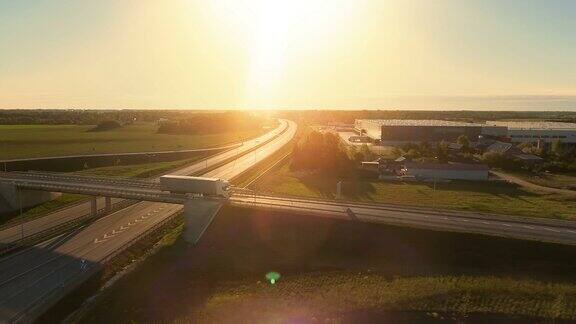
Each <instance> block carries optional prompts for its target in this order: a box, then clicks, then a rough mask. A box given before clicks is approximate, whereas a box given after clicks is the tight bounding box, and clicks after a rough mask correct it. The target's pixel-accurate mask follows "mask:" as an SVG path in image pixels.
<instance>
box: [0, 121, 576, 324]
mask: <svg viewBox="0 0 576 324" xmlns="http://www.w3.org/2000/svg"><path fill="white" fill-rule="evenodd" d="M294 131H295V125H293V124H292V123H289V122H286V130H284V132H279V133H278V134H277V136H276V137H274V138H273V139H269V140H270V141H269V142H266V144H264V145H262V147H260V148H258V149H257V150H256V151H254V153H253V154H252V153H248V154H245V155H242V156H239V157H238V158H237V159H234V160H233V161H230V162H228V163H225V164H223V165H222V166H220V167H218V168H215V169H214V170H211V171H208V172H205V173H203V175H205V176H210V177H220V178H225V179H233V178H234V177H236V176H238V175H239V174H241V173H242V172H244V171H245V170H247V169H248V168H250V167H251V166H253V165H254V164H255V163H257V162H258V161H260V160H262V159H264V158H265V157H267V156H269V155H270V154H272V153H273V152H275V151H276V150H277V149H279V148H281V147H282V146H283V145H284V144H286V143H287V142H288V141H289V140H290V139H291V138H292V136H293V135H294ZM260 141H261V140H260ZM254 145H255V146H256V144H255V143H254ZM201 163H202V162H201ZM196 167H198V166H197V165H196ZM192 168H194V167H193V166H192ZM188 170H190V169H188ZM180 174H183V173H180ZM184 174H187V173H184ZM10 177H11V178H10V179H11V180H12V181H14V180H15V178H18V179H19V180H18V179H16V181H20V183H21V185H23V186H28V187H27V188H40V187H34V186H38V185H39V184H38V183H40V184H42V185H46V186H48V185H52V186H61V187H59V190H64V189H62V188H64V187H66V188H68V189H70V190H74V189H73V188H72V187H74V186H77V189H78V188H80V187H81V189H82V190H90V189H89V188H90V187H97V188H100V189H102V190H104V189H106V190H110V191H109V192H107V194H110V195H112V194H117V195H118V196H115V197H121V198H136V197H134V196H130V195H131V194H136V193H138V194H140V193H143V192H145V193H146V194H147V195H148V196H147V197H153V196H154V197H156V198H154V197H153V198H151V199H152V200H154V199H164V198H157V197H161V196H162V197H164V196H165V195H166V193H165V192H162V191H161V190H160V188H159V187H158V184H157V183H155V182H154V181H146V182H142V181H135V180H121V179H108V178H97V177H87V178H82V179H78V178H77V177H75V176H65V177H68V178H61V176H60V175H54V174H51V175H50V174H49V175H45V174H35V175H30V174H13V175H12V176H10ZM82 182H85V183H86V184H84V185H83V184H81V183H82ZM24 183H28V184H24ZM55 189H58V188H55V187H46V188H45V190H55ZM130 191H131V192H132V193H131V194H130V195H129V194H127V193H126V192H130ZM97 193H98V192H91V194H97ZM120 194H122V195H127V196H120ZM163 195H164V196H163ZM142 199H148V198H146V197H144V196H142ZM155 201H160V200H155ZM202 201H203V199H200V200H198V201H196V202H194V203H197V204H201V203H202ZM170 202H172V203H165V202H161V203H157V202H141V203H137V204H133V205H131V206H130V207H128V208H125V209H122V210H120V211H118V212H115V213H112V214H110V215H108V216H105V217H102V218H100V219H99V220H98V221H96V222H94V223H92V224H90V225H87V226H85V227H82V228H79V229H78V230H76V231H73V232H71V233H69V234H67V235H64V236H60V237H56V238H53V239H51V240H49V241H46V242H43V243H41V244H40V245H38V246H35V247H32V248H28V249H26V250H22V251H20V252H18V253H17V254H15V255H10V256H9V257H6V258H4V259H0V319H2V320H6V321H14V320H15V321H27V320H30V319H34V318H36V316H38V314H40V313H41V312H42V311H43V310H45V309H46V308H48V307H49V306H50V305H52V304H53V303H54V302H56V301H57V300H58V299H59V298H61V297H62V296H64V295H65V294H66V293H67V292H69V291H71V290H72V289H73V288H74V287H76V286H77V285H78V284H79V283H81V282H83V280H85V279H86V278H88V277H89V276H90V275H91V274H93V273H94V272H95V271H97V270H98V269H99V268H100V266H101V265H102V264H103V263H104V262H106V261H107V260H109V259H110V258H112V257H113V256H115V255H117V254H118V253H120V252H121V251H122V250H124V249H125V248H126V247H128V246H130V245H131V244H132V242H134V241H135V240H137V239H138V238H140V237H141V236H142V235H144V234H145V233H147V232H149V231H150V230H151V229H154V228H157V227H158V226H161V225H163V224H165V223H166V222H167V221H169V220H170V219H171V217H173V215H176V214H177V213H178V212H180V211H181V210H182V207H181V206H180V205H177V204H174V203H173V202H176V203H178V204H180V203H182V204H186V203H187V201H184V200H181V201H176V200H173V201H170ZM228 203H230V204H232V205H235V206H242V207H249V208H258V209H263V210H271V211H285V212H289V213H300V214H306V215H311V216H321V217H332V218H340V219H347V220H352V221H361V222H370V223H381V224H388V225H395V226H409V227H416V228H424V229H431V230H441V231H454V232H465V233H478V234H485V235H493V236H502V237H509V238H515V239H525V240H537V241H543V242H553V243H561V244H570V245H576V224H574V223H572V222H570V221H563V220H553V219H539V218H528V217H518V216H505V215H493V214H484V213H473V212H466V211H453V210H452V211H451V210H437V209H427V208H415V207H408V206H400V205H394V204H370V203H359V202H349V201H335V200H322V199H308V198H302V197H278V196H274V195H263V194H261V193H260V194H257V193H255V192H250V191H247V190H238V191H237V192H236V193H234V195H233V196H232V197H231V198H230V199H229V200H228ZM216 210H217V209H216ZM200 214H202V212H200ZM209 221H210V219H203V218H202V217H197V218H194V217H192V218H190V220H189V221H188V222H187V227H190V228H192V229H195V235H198V236H199V235H201V234H202V232H203V231H204V230H205V227H204V226H205V224H208V223H209ZM0 235H1V232H0ZM83 260H84V261H83Z"/></svg>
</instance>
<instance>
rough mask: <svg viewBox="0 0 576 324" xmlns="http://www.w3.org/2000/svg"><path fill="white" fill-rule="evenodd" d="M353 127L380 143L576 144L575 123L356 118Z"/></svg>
mask: <svg viewBox="0 0 576 324" xmlns="http://www.w3.org/2000/svg"><path fill="white" fill-rule="evenodd" d="M354 129H355V131H356V132H358V133H359V134H361V135H364V136H367V137H369V138H371V139H372V140H374V141H375V142H376V143H380V144H382V145H403V144H406V143H420V142H431V143H434V142H440V141H443V140H444V141H448V142H454V141H456V139H457V138H458V137H459V136H460V135H466V136H467V137H468V139H469V140H470V141H472V142H476V141H478V140H479V139H480V138H484V139H487V138H488V139H494V140H498V141H503V142H511V143H526V142H528V143H537V144H549V143H552V142H554V141H560V142H562V143H566V144H574V145H576V124H575V123H560V122H503V121H488V122H486V123H485V124H480V123H465V122H454V121H445V120H410V119H357V120H356V121H355V122H354Z"/></svg>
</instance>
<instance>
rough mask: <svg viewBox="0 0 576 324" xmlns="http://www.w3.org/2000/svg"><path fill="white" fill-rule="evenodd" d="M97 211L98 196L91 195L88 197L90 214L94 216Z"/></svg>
mask: <svg viewBox="0 0 576 324" xmlns="http://www.w3.org/2000/svg"><path fill="white" fill-rule="evenodd" d="M97 213H98V197H92V198H91V199H90V215H92V216H96V214H97Z"/></svg>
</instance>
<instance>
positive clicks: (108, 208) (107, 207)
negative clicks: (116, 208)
mask: <svg viewBox="0 0 576 324" xmlns="http://www.w3.org/2000/svg"><path fill="white" fill-rule="evenodd" d="M104 202H105V203H106V204H105V207H104V210H105V211H106V212H107V213H109V212H111V211H112V198H111V197H104Z"/></svg>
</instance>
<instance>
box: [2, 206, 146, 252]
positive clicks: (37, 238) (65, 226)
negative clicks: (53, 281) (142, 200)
mask: <svg viewBox="0 0 576 324" xmlns="http://www.w3.org/2000/svg"><path fill="white" fill-rule="evenodd" d="M137 202H138V201H135V200H127V199H126V200H122V201H119V202H117V203H115V204H113V205H112V209H111V210H109V211H107V210H106V209H105V208H100V209H98V211H97V213H96V214H95V215H92V213H87V214H84V215H82V216H80V217H77V218H75V219H73V220H70V221H67V222H64V223H62V224H58V225H56V226H53V227H50V228H47V229H45V230H43V231H40V232H36V233H33V234H31V235H27V236H22V237H21V238H20V239H17V240H15V241H14V243H8V244H7V245H5V246H3V247H0V256H2V255H4V254H6V253H9V252H12V251H14V250H16V249H19V248H22V247H26V246H31V245H35V244H38V243H40V242H43V241H45V240H48V239H50V238H52V237H55V236H57V235H60V234H63V233H65V232H67V231H69V230H71V229H73V228H75V227H78V226H82V225H84V224H88V223H90V222H92V221H94V220H97V219H98V218H100V217H102V216H105V215H107V214H110V213H113V212H116V211H119V210H121V209H124V208H126V207H129V206H131V205H133V204H135V203H137ZM21 235H22V234H14V235H13V236H11V237H15V238H17V237H19V236H21Z"/></svg>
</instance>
